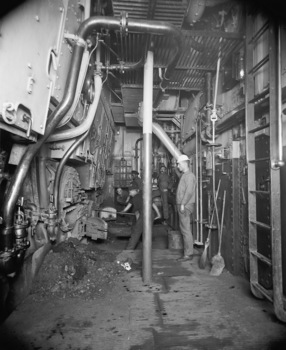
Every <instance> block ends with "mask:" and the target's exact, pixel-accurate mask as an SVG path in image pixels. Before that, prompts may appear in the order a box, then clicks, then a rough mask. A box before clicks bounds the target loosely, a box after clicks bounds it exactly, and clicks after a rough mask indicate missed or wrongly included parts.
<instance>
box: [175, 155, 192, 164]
mask: <svg viewBox="0 0 286 350" xmlns="http://www.w3.org/2000/svg"><path fill="white" fill-rule="evenodd" d="M186 160H190V159H189V158H188V156H186V155H185V154H181V155H180V156H179V157H178V159H177V163H180V162H184V161H186Z"/></svg>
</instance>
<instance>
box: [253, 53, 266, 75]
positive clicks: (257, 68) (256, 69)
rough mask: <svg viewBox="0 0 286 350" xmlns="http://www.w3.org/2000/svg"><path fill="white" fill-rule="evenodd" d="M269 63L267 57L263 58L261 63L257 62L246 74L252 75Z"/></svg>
mask: <svg viewBox="0 0 286 350" xmlns="http://www.w3.org/2000/svg"><path fill="white" fill-rule="evenodd" d="M268 61H269V55H267V56H265V57H264V58H262V60H261V61H259V62H258V63H257V64H256V65H255V66H253V67H252V68H251V69H250V71H249V72H248V74H254V73H256V72H257V71H258V70H259V69H260V68H261V67H263V66H264V65H265V63H267V62H268Z"/></svg>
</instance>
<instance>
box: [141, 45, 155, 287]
mask: <svg viewBox="0 0 286 350" xmlns="http://www.w3.org/2000/svg"><path fill="white" fill-rule="evenodd" d="M153 65H154V54H153V52H152V51H148V53H147V59H146V63H145V65H144V86H143V145H144V147H143V282H144V283H151V281H152V226H153V220H152V106H153Z"/></svg>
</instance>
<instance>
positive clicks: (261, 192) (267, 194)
mask: <svg viewBox="0 0 286 350" xmlns="http://www.w3.org/2000/svg"><path fill="white" fill-rule="evenodd" d="M249 192H250V193H252V194H258V195H262V196H269V195H270V191H253V190H252V191H249Z"/></svg>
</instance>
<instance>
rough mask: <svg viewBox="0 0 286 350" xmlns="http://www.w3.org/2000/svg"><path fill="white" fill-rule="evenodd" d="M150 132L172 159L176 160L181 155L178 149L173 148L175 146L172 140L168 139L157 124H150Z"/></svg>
mask: <svg viewBox="0 0 286 350" xmlns="http://www.w3.org/2000/svg"><path fill="white" fill-rule="evenodd" d="M152 131H153V133H154V134H155V135H156V136H157V137H158V139H159V140H160V141H161V142H162V143H163V145H164V146H165V147H166V148H167V150H168V151H169V152H170V153H171V154H172V156H173V157H174V158H176V159H178V157H179V156H180V155H182V152H181V151H179V149H178V148H177V147H176V146H175V144H174V143H173V142H172V140H171V139H170V138H169V136H168V135H167V134H166V132H165V131H164V129H163V128H162V127H161V126H160V125H159V124H157V123H152Z"/></svg>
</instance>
